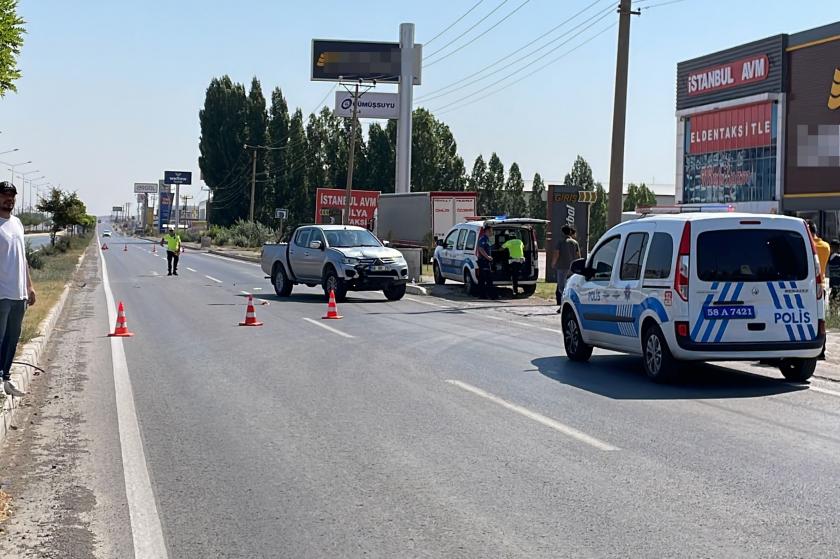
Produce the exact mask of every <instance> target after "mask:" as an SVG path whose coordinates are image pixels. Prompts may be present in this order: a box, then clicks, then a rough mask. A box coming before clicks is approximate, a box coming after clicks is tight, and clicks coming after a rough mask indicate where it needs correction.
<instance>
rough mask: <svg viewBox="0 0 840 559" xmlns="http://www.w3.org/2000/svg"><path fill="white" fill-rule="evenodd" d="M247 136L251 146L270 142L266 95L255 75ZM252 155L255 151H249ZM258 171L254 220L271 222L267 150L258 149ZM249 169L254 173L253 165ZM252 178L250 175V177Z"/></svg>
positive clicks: (249, 198)
mask: <svg viewBox="0 0 840 559" xmlns="http://www.w3.org/2000/svg"><path fill="white" fill-rule="evenodd" d="M245 114H246V117H245V118H246V122H245V138H246V140H245V141H246V143H247V144H248V145H250V146H260V147H263V148H264V147H266V144H267V143H268V113H267V112H266V109H265V97H264V96H263V92H262V86H261V85H260V81H259V80H258V79H257V78H256V77H254V78H253V79H252V80H251V90H250V91H249V92H248V104H247V110H246V113H245ZM249 155H250V156H251V157H253V156H254V154H253V152H251V151H249ZM256 156H257V172H256V180H255V181H254V220H256V221H260V222H262V223H266V224H268V223H271V220H272V219H273V218H274V215H273V213H274V208H273V207H271V206H273V201H274V194H273V192H272V191H271V181H269V179H268V174H267V173H266V160H267V150H265V149H257V150H256ZM249 170H250V171H251V173H253V167H250V168H249ZM249 179H250V177H249ZM247 192H248V195H247V202H248V204H249V212H250V204H251V188H250V183H249V185H248V191H247Z"/></svg>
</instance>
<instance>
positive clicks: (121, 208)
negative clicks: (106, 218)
mask: <svg viewBox="0 0 840 559" xmlns="http://www.w3.org/2000/svg"><path fill="white" fill-rule="evenodd" d="M124 209H125V208H123V207H122V206H111V211H112V212H121V211H123V210H124Z"/></svg>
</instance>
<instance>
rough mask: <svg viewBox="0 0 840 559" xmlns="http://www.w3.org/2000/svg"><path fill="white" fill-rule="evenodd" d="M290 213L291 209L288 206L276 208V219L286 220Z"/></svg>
mask: <svg viewBox="0 0 840 559" xmlns="http://www.w3.org/2000/svg"><path fill="white" fill-rule="evenodd" d="M288 215H289V210H287V209H286V208H276V209H275V210H274V219H283V220H285V219H286V218H287V217H288Z"/></svg>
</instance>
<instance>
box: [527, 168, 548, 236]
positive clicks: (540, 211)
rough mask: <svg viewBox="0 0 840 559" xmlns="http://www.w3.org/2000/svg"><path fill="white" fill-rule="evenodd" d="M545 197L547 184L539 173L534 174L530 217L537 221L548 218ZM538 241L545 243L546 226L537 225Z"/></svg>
mask: <svg viewBox="0 0 840 559" xmlns="http://www.w3.org/2000/svg"><path fill="white" fill-rule="evenodd" d="M544 195H545V183H544V182H543V180H542V177H541V176H540V174H539V173H535V174H534V182H533V184H532V185H531V195H530V196H529V197H528V217H533V218H536V219H545V217H546V202H545V200H543V196H544ZM536 228H537V239H539V241H540V243H545V225H544V224H542V223H541V224H539V225H537V227H536Z"/></svg>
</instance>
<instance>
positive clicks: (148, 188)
mask: <svg viewBox="0 0 840 559" xmlns="http://www.w3.org/2000/svg"><path fill="white" fill-rule="evenodd" d="M157 192H158V185H157V183H154V182H135V183H134V193H135V194H157Z"/></svg>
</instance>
